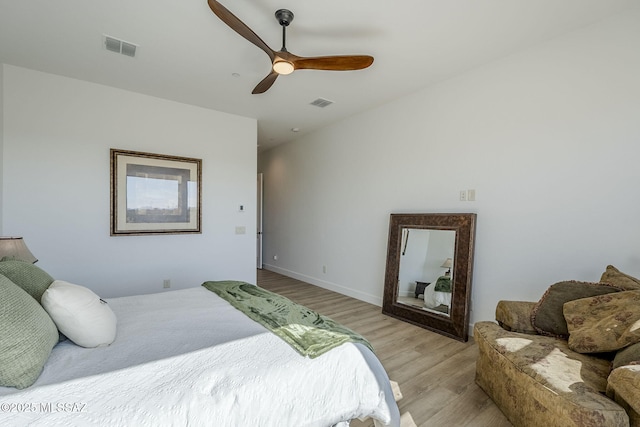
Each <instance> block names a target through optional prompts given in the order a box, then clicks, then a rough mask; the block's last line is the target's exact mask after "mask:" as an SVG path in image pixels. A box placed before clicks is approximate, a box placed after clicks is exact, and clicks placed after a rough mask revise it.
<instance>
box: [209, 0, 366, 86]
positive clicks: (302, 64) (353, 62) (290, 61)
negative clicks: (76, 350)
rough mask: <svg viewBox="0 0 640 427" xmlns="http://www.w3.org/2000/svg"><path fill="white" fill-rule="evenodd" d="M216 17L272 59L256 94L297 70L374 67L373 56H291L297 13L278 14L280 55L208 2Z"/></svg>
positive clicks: (225, 12) (220, 7)
mask: <svg viewBox="0 0 640 427" xmlns="http://www.w3.org/2000/svg"><path fill="white" fill-rule="evenodd" d="M208 2H209V7H210V8H211V10H212V11H213V13H215V14H216V16H218V18H220V19H221V20H222V22H224V23H225V24H227V25H228V26H229V27H230V28H231V29H232V30H234V31H235V32H236V33H238V34H240V35H241V36H242V37H244V38H245V39H247V40H249V41H250V42H251V43H253V44H254V45H256V46H258V47H259V48H260V49H262V50H264V51H265V52H266V54H267V55H269V59H271V72H270V73H269V75H267V77H265V78H264V79H263V80H262V81H261V82H260V83H258V85H257V86H256V87H255V88H254V89H253V92H251V93H253V94H256V93H264V92H266V91H267V90H268V89H269V88H270V87H271V86H272V85H273V83H274V82H275V81H276V79H277V78H278V76H279V75H281V74H283V75H285V74H291V73H292V72H293V71H294V70H328V71H352V70H361V69H363V68H367V67H368V66H369V65H371V64H372V63H373V57H372V56H369V55H338V56H313V57H303V56H297V55H294V54H292V53H289V52H288V51H287V48H286V34H287V26H288V25H289V24H290V23H291V21H293V13H292V12H291V11H290V10H287V9H279V10H278V11H276V19H277V20H278V22H279V23H280V25H281V26H282V48H281V49H280V50H279V51H275V50H273V49H271V48H270V47H269V46H267V44H266V43H265V42H264V41H262V39H261V38H260V37H258V35H257V34H256V33H254V32H253V31H252V30H251V28H249V27H248V26H247V25H246V24H245V23H244V22H242V21H241V20H240V19H238V18H237V17H236V16H235V15H234V14H233V13H231V12H230V11H229V10H228V9H227V8H225V7H224V6H223V5H221V4H220V3H219V2H217V1H216V0H208Z"/></svg>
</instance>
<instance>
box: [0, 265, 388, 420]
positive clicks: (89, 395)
mask: <svg viewBox="0 0 640 427" xmlns="http://www.w3.org/2000/svg"><path fill="white" fill-rule="evenodd" d="M0 264H2V263H0ZM1 274H2V270H1V269H0V275H1ZM105 302H106V303H107V304H108V306H109V307H110V309H111V310H112V311H113V313H114V314H115V316H116V318H117V335H116V338H115V340H114V341H113V343H111V344H110V345H108V346H103V347H96V348H84V347H80V346H78V345H76V344H74V343H73V342H72V341H70V340H63V341H60V342H58V343H57V344H55V346H54V347H53V349H52V350H51V353H50V355H49V357H48V359H47V360H46V363H45V365H44V368H43V370H42V372H41V374H40V375H39V376H38V378H37V380H36V381H35V383H34V384H33V385H31V386H29V387H27V388H24V389H22V390H19V389H16V388H13V387H0V409H1V411H0V424H1V425H11V426H18V425H30V426H63V425H64V426H71V425H83V426H84V425H101V426H122V425H136V426H162V425H167V426H168V425H172V426H174V425H197V426H200V425H202V426H204V425H212V426H230V427H238V426H295V427H298V426H318V427H328V426H341V427H344V426H348V425H349V420H352V419H356V418H360V419H362V418H365V417H371V418H373V419H374V420H376V425H380V426H382V425H385V426H399V423H400V421H399V419H400V417H399V412H398V408H397V405H396V403H395V401H394V398H393V392H392V390H391V386H390V383H389V378H388V377H387V374H386V372H385V370H384V369H383V367H382V365H381V363H380V361H379V360H378V359H377V358H376V356H375V354H374V353H373V352H372V351H371V350H370V349H369V348H367V346H366V345H364V344H362V343H358V342H346V343H344V344H341V345H339V346H337V347H335V348H333V349H331V350H330V351H328V352H326V353H325V354H322V355H321V356H318V357H315V358H310V357H304V356H302V355H301V354H300V353H299V352H298V351H296V350H295V349H294V348H293V347H292V346H291V345H289V344H288V343H287V342H285V341H284V340H283V339H281V338H280V337H278V336H276V335H275V334H274V333H272V332H270V331H269V330H267V329H266V328H265V326H263V325H261V324H259V323H257V322H255V321H253V320H251V319H250V318H249V317H247V316H246V315H245V314H244V313H242V312H241V311H239V310H237V309H236V308H234V307H233V306H232V305H231V304H230V303H229V302H228V301H226V300H224V299H222V298H221V297H219V296H218V295H217V294H215V293H214V292H211V291H210V290H208V289H206V288H204V287H202V286H198V287H194V288H190V289H184V290H177V291H170V292H163V293H158V294H152V295H141V296H131V297H122V298H113V299H107V300H106V301H105Z"/></svg>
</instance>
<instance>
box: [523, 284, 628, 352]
mask: <svg viewBox="0 0 640 427" xmlns="http://www.w3.org/2000/svg"><path fill="white" fill-rule="evenodd" d="M619 291H620V289H618V288H616V287H615V286H612V285H609V284H606V283H590V282H578V281H576V280H569V281H565V282H558V283H556V284H553V285H551V286H549V289H547V291H546V292H545V293H544V295H542V298H540V301H538V302H537V304H536V305H535V307H533V310H532V311H531V324H532V325H533V327H534V328H535V330H536V331H537V332H538V333H539V334H540V335H547V336H551V337H557V338H564V339H567V338H568V337H569V330H568V329H567V322H566V321H565V320H564V313H563V312H562V306H563V305H564V303H566V302H569V301H573V300H576V299H580V298H588V297H593V296H597V295H604V294H609V293H611V292H619Z"/></svg>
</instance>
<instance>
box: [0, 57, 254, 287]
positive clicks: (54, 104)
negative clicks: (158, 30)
mask: <svg viewBox="0 0 640 427" xmlns="http://www.w3.org/2000/svg"><path fill="white" fill-rule="evenodd" d="M3 86H4V150H3V166H2V175H3V179H4V194H3V198H2V214H3V217H4V218H3V232H4V233H6V234H9V235H21V236H24V238H25V241H26V242H27V244H28V245H29V248H30V249H31V251H32V252H33V253H34V254H35V256H36V257H37V258H39V260H40V261H39V262H38V264H37V265H38V266H40V267H41V268H43V269H44V270H46V271H47V272H49V273H50V274H51V275H52V276H54V277H55V278H57V279H63V280H68V281H71V282H74V283H78V284H82V285H85V286H88V287H90V288H92V289H94V290H95V291H96V292H98V293H99V294H100V295H102V296H106V297H113V296H122V295H131V294H140V293H150V292H160V291H162V283H163V279H170V280H171V282H172V289H178V288H185V287H193V286H199V285H200V284H201V283H202V282H203V281H205V280H221V279H236V280H244V281H248V282H251V283H255V271H256V270H255V215H256V211H255V207H256V196H255V195H256V187H255V180H256V140H257V131H256V128H257V126H256V121H255V120H254V119H248V118H244V117H239V116H234V115H229V114H225V113H220V112H217V111H212V110H207V109H204V108H199V107H194V106H189V105H184V104H179V103H176V102H171V101H167V100H163V99H158V98H153V97H149V96H145V95H140V94H137V93H133V92H128V91H124V90H119V89H114V88H111V87H106V86H101V85H97V84H92V83H87V82H83V81H79V80H74V79H69V78H64V77H59V76H55V75H51V74H44V73H40V72H36V71H32V70H27V69H24V68H17V67H14V66H9V65H4V76H3ZM110 148H119V149H126V150H135V151H146V152H153V153H161V154H169V155H177V156H186V157H196V158H201V159H202V162H203V163H202V180H203V181H202V215H203V217H202V230H203V232H202V234H194V235H158V236H118V237H110V236H109V206H110V202H109V188H110V187H109V182H110V179H109V176H110V175H109V173H110V169H109V167H110V166H109V165H110V163H109V149H110ZM239 205H244V206H245V212H244V213H240V212H239ZM236 226H245V227H246V234H244V235H236V234H235V227H236Z"/></svg>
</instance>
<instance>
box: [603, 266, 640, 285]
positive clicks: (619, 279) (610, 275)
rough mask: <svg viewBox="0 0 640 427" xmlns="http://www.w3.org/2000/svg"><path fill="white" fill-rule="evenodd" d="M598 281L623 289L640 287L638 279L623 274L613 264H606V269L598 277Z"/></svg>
mask: <svg viewBox="0 0 640 427" xmlns="http://www.w3.org/2000/svg"><path fill="white" fill-rule="evenodd" d="M600 281H601V282H604V283H610V284H612V285H614V286H617V287H618V288H621V289H624V290H625V291H634V290H636V289H640V279H636V278H635V277H633V276H629V275H628V274H624V273H623V272H621V271H620V270H618V269H617V268H615V267H614V266H613V265H608V266H607V269H606V270H605V272H604V273H602V276H601V277H600Z"/></svg>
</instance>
